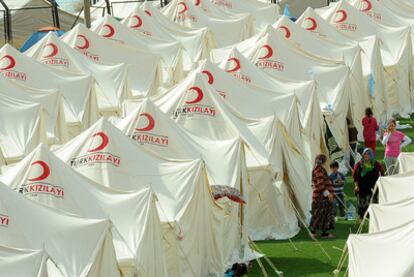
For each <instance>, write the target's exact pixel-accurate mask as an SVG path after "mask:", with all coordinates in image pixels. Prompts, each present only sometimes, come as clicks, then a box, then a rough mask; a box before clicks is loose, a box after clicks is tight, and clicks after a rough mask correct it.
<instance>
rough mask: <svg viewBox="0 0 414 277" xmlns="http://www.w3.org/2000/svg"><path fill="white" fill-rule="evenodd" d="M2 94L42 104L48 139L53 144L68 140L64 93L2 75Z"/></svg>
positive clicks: (0, 87) (0, 77) (0, 90)
mask: <svg viewBox="0 0 414 277" xmlns="http://www.w3.org/2000/svg"><path fill="white" fill-rule="evenodd" d="M0 80H1V85H0V94H1V95H4V96H9V97H11V98H16V99H20V100H23V101H27V102H29V103H39V104H41V106H42V111H43V112H42V114H43V116H44V117H45V120H44V121H45V122H44V124H45V126H44V127H45V129H46V136H47V140H46V141H45V142H47V143H49V144H52V143H55V142H57V141H62V142H64V141H66V140H67V139H68V133H67V130H66V128H65V124H66V123H65V113H64V110H63V98H62V94H61V93H60V92H59V91H57V90H52V89H35V88H32V87H27V86H24V85H23V84H20V83H16V82H13V81H11V80H9V79H6V78H4V77H3V76H2V75H0Z"/></svg>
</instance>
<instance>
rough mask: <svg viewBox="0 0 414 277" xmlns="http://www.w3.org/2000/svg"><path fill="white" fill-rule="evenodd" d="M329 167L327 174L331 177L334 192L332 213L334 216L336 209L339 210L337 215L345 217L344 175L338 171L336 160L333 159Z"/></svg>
mask: <svg viewBox="0 0 414 277" xmlns="http://www.w3.org/2000/svg"><path fill="white" fill-rule="evenodd" d="M329 167H330V168H331V174H329V179H331V182H332V185H333V188H334V193H335V199H334V201H333V204H332V205H333V214H334V216H335V217H336V211H337V210H339V216H340V217H345V197H344V185H345V176H344V175H343V174H342V173H341V172H339V164H338V162H337V161H333V162H332V163H331V164H330V166H329Z"/></svg>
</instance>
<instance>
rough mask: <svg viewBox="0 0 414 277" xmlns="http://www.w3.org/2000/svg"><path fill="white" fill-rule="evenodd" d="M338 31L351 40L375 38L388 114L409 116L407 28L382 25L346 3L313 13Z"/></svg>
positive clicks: (409, 44) (409, 43) (409, 72)
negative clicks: (381, 66)
mask: <svg viewBox="0 0 414 277" xmlns="http://www.w3.org/2000/svg"><path fill="white" fill-rule="evenodd" d="M316 11H317V12H318V13H319V15H321V16H322V17H323V18H324V19H325V20H327V21H328V22H329V23H330V24H331V25H333V26H335V27H336V28H337V29H338V30H339V31H341V32H342V33H344V34H346V35H347V36H349V37H351V38H354V39H361V38H364V37H367V36H371V35H376V36H377V37H378V38H379V39H380V40H381V42H382V44H381V55H382V60H383V62H384V65H385V66H386V68H387V70H386V75H385V84H386V85H387V89H386V91H387V94H388V96H387V97H388V98H387V101H388V103H387V104H388V105H389V109H390V110H389V111H388V112H389V113H400V114H402V115H407V114H409V113H411V111H412V107H411V97H410V91H411V87H410V79H411V78H410V75H411V71H412V68H411V67H412V46H411V29H410V27H398V28H397V27H389V26H385V25H381V24H379V23H377V22H375V21H373V20H372V19H370V18H369V17H368V16H365V15H364V14H363V13H361V12H359V11H358V10H357V9H355V8H354V7H353V6H351V5H350V4H348V3H347V2H345V1H343V0H341V1H339V2H337V3H336V4H335V5H331V6H330V7H329V8H327V9H323V10H320V11H318V10H316Z"/></svg>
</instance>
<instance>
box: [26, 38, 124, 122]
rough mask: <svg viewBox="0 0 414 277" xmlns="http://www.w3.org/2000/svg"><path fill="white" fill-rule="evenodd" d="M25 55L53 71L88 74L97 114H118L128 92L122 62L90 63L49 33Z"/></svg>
mask: <svg viewBox="0 0 414 277" xmlns="http://www.w3.org/2000/svg"><path fill="white" fill-rule="evenodd" d="M25 55H26V56H28V57H31V58H34V59H36V60H37V61H39V62H41V63H43V64H45V65H47V66H50V67H51V68H54V69H57V70H62V71H66V72H72V73H75V74H90V75H92V76H93V78H94V84H93V87H94V90H95V93H96V97H97V105H98V110H99V113H100V114H104V115H107V114H109V115H111V114H114V113H115V114H117V113H120V107H121V103H122V101H123V100H124V99H125V98H126V97H127V96H128V95H129V94H130V93H128V92H127V91H126V89H127V66H126V65H125V64H122V63H121V64H103V63H95V62H92V61H90V60H88V59H85V57H84V56H83V55H82V54H81V53H79V52H78V51H76V50H74V49H72V48H70V47H69V46H68V45H67V44H65V43H64V42H62V40H60V39H59V38H58V37H56V36H55V35H54V34H52V33H50V34H48V35H47V36H45V37H44V38H43V39H42V40H41V41H39V42H38V43H37V44H35V45H34V46H33V47H31V48H30V49H29V50H27V51H26V52H25Z"/></svg>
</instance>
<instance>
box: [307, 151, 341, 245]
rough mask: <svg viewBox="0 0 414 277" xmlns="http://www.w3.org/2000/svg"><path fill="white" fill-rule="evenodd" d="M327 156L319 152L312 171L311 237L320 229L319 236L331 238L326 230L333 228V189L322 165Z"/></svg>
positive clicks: (314, 236) (314, 237)
mask: <svg viewBox="0 0 414 277" xmlns="http://www.w3.org/2000/svg"><path fill="white" fill-rule="evenodd" d="M326 160H327V158H326V156H325V155H323V154H320V155H318V156H317V157H316V159H315V167H314V168H313V171H312V189H313V193H312V218H311V222H310V231H311V238H312V239H316V232H317V231H318V230H320V231H322V235H321V238H333V237H334V236H333V235H332V234H329V233H328V231H329V230H332V229H335V218H334V215H333V213H332V209H333V205H332V202H333V200H334V197H335V196H334V189H333V185H332V182H331V180H330V179H329V177H328V173H327V172H326V170H325V168H324V167H323V166H324V164H325V162H326Z"/></svg>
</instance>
